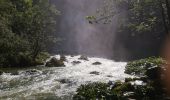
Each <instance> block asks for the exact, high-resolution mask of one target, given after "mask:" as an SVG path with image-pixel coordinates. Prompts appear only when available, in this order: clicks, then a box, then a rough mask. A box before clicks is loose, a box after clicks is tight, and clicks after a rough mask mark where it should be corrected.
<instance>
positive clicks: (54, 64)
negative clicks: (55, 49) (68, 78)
mask: <svg viewBox="0 0 170 100" xmlns="http://www.w3.org/2000/svg"><path fill="white" fill-rule="evenodd" d="M45 66H46V67H64V66H65V65H64V61H63V60H58V59H57V58H55V57H53V58H51V59H50V60H49V61H48V62H46V64H45Z"/></svg>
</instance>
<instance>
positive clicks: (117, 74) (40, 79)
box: [0, 55, 129, 100]
mask: <svg viewBox="0 0 170 100" xmlns="http://www.w3.org/2000/svg"><path fill="white" fill-rule="evenodd" d="M55 57H56V58H60V56H59V55H56V56H55ZM78 58H80V56H66V59H67V61H65V62H64V63H65V65H66V66H65V67H50V68H49V67H42V66H39V67H34V68H33V69H31V68H30V69H25V70H20V71H18V72H19V73H18V74H15V73H13V74H11V73H3V74H2V75H0V100H60V99H62V100H71V96H72V94H74V93H75V92H76V89H77V88H78V86H80V85H81V84H87V83H91V82H109V81H115V80H122V81H123V80H124V78H125V77H129V76H128V75H127V74H125V73H124V70H125V65H126V63H125V62H115V61H113V60H108V59H104V58H94V57H89V58H88V61H86V60H80V59H78ZM73 61H79V63H73ZM80 62H81V63H80ZM95 62H100V63H101V64H98V65H93V63H95Z"/></svg>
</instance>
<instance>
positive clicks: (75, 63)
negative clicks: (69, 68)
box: [72, 61, 81, 65]
mask: <svg viewBox="0 0 170 100" xmlns="http://www.w3.org/2000/svg"><path fill="white" fill-rule="evenodd" d="M80 63H81V62H80V61H73V62H72V64H74V65H77V64H80Z"/></svg>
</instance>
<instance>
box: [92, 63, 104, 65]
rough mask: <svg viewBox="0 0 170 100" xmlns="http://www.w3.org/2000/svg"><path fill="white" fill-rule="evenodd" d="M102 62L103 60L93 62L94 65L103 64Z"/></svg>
mask: <svg viewBox="0 0 170 100" xmlns="http://www.w3.org/2000/svg"><path fill="white" fill-rule="evenodd" d="M101 64H102V63H101V62H94V63H92V65H101Z"/></svg>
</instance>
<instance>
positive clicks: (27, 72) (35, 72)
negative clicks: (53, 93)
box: [25, 69, 40, 75]
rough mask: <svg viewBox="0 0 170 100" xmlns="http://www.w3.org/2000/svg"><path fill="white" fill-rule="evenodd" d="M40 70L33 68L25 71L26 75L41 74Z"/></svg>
mask: <svg viewBox="0 0 170 100" xmlns="http://www.w3.org/2000/svg"><path fill="white" fill-rule="evenodd" d="M39 73H40V72H39V71H38V70H36V69H31V70H27V71H25V74H26V75H35V74H39Z"/></svg>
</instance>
